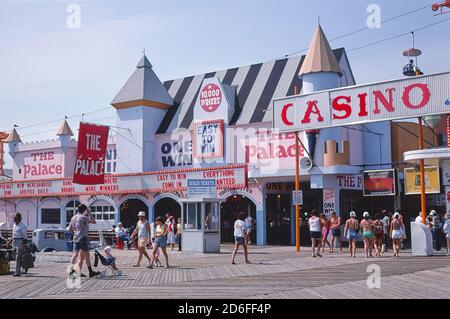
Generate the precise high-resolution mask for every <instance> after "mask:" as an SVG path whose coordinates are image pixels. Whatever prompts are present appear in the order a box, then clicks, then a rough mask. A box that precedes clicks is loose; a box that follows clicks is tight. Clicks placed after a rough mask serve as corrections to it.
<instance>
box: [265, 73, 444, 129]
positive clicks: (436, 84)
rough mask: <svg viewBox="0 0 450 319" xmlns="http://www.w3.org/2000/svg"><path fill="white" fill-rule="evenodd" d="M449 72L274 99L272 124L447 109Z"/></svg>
mask: <svg viewBox="0 0 450 319" xmlns="http://www.w3.org/2000/svg"><path fill="white" fill-rule="evenodd" d="M449 98H450V72H447V73H440V74H434V75H429V76H420V77H413V78H408V79H402V80H395V81H386V82H380V83H376V84H367V85H358V86H352V87H347V88H342V89H334V90H329V91H323V92H318V93H313V94H308V95H299V96H292V97H287V98H283V99H279V100H275V101H274V102H273V126H274V128H277V129H279V130H280V131H303V130H307V129H319V128H326V127H335V126H344V125H354V124H361V123H368V122H378V121H385V120H394V119H405V118H413V117H419V116H429V115H435V114H445V113H450V105H448V104H447V103H446V101H447V100H448V99H449Z"/></svg>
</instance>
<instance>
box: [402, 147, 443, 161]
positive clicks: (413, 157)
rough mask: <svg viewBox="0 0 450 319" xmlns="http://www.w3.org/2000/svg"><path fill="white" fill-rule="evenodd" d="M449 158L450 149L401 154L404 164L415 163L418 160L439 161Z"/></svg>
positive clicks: (433, 149)
mask: <svg viewBox="0 0 450 319" xmlns="http://www.w3.org/2000/svg"><path fill="white" fill-rule="evenodd" d="M447 158H450V148H431V149H425V150H415V151H409V152H405V153H403V159H404V160H405V162H412V163H415V162H417V161H419V160H422V159H423V160H440V159H447Z"/></svg>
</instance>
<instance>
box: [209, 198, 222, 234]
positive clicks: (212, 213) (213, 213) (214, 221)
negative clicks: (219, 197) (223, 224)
mask: <svg viewBox="0 0 450 319" xmlns="http://www.w3.org/2000/svg"><path fill="white" fill-rule="evenodd" d="M218 207H219V204H218V203H205V231H218V230H219V226H220V223H219V208H218Z"/></svg>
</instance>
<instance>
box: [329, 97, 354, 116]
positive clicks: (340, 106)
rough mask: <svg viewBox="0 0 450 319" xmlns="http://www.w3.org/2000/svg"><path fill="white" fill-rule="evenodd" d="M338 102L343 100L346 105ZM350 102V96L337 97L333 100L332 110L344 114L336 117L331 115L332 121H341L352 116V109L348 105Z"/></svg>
mask: <svg viewBox="0 0 450 319" xmlns="http://www.w3.org/2000/svg"><path fill="white" fill-rule="evenodd" d="M340 100H344V101H345V102H346V103H339V102H340ZM351 101H352V99H351V98H350V96H337V97H336V98H334V99H333V109H334V110H335V111H338V112H344V114H343V115H336V113H333V120H343V119H346V118H348V117H349V116H350V114H352V107H351V106H350V104H349V103H350V102H351Z"/></svg>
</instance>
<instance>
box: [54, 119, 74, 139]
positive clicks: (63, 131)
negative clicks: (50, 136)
mask: <svg viewBox="0 0 450 319" xmlns="http://www.w3.org/2000/svg"><path fill="white" fill-rule="evenodd" d="M56 135H67V136H73V132H72V129H71V128H70V126H69V123H67V120H64V122H63V124H62V125H61V127H60V128H59V130H58V132H57V133H56Z"/></svg>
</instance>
